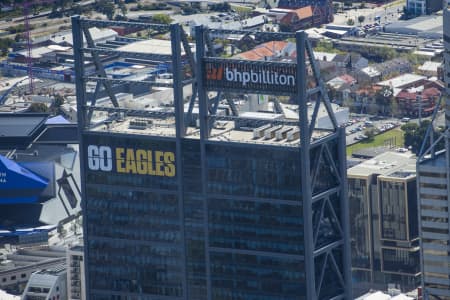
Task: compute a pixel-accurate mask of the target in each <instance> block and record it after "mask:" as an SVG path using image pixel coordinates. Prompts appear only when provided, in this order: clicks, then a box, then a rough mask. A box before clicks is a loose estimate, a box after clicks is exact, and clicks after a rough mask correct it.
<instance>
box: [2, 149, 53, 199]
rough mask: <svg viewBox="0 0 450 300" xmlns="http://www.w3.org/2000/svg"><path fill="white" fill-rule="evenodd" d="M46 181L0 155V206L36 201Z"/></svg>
mask: <svg viewBox="0 0 450 300" xmlns="http://www.w3.org/2000/svg"><path fill="white" fill-rule="evenodd" d="M48 183H49V182H48V180H47V179H46V178H43V177H41V176H39V175H37V174H35V173H33V172H31V171H30V170H28V169H26V168H24V167H22V166H21V165H19V164H18V163H16V162H14V161H12V160H10V159H8V158H6V157H4V156H2V155H0V205H2V204H15V203H32V202H36V201H37V200H38V197H39V195H40V194H41V192H42V191H43V190H44V189H45V188H46V187H47V185H48Z"/></svg>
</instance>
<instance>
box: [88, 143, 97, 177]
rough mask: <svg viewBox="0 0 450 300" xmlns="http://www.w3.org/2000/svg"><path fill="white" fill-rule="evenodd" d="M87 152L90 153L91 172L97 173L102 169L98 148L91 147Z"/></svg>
mask: <svg viewBox="0 0 450 300" xmlns="http://www.w3.org/2000/svg"><path fill="white" fill-rule="evenodd" d="M87 152H88V167H89V170H93V171H97V170H98V169H99V168H100V162H99V158H98V147H97V146H94V145H89V146H88V148H87Z"/></svg>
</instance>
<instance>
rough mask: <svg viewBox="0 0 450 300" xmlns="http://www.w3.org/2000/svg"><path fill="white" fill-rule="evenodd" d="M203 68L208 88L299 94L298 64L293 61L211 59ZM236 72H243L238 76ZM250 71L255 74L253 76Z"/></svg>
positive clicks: (206, 60) (204, 62)
mask: <svg viewBox="0 0 450 300" xmlns="http://www.w3.org/2000/svg"><path fill="white" fill-rule="evenodd" d="M227 69H228V78H227V74H226V70H227ZM203 70H204V76H203V77H204V78H203V82H204V83H205V88H206V89H208V90H225V91H232V92H254V93H261V94H285V95H293V94H296V93H297V84H296V78H297V66H296V64H293V63H279V62H266V61H251V62H249V61H240V60H230V59H208V58H207V59H205V60H204V61H203ZM230 72H232V73H233V75H232V74H231V73H230ZM236 73H239V74H240V75H238V76H237V77H238V78H236V76H235V74H236ZM244 73H247V74H246V75H247V77H246V79H247V80H248V79H250V80H249V81H247V82H245V84H244V82H243V79H242V77H243V76H244V75H243V74H244ZM249 74H253V75H252V76H253V78H251V77H252V76H250V75H249ZM275 77H277V78H275ZM230 78H232V80H230ZM252 79H256V80H252ZM256 81H257V82H256ZM280 81H281V82H280ZM277 83H278V84H277ZM283 83H284V84H283Z"/></svg>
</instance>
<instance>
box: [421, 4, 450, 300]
mask: <svg viewBox="0 0 450 300" xmlns="http://www.w3.org/2000/svg"><path fill="white" fill-rule="evenodd" d="M444 44H445V48H446V51H445V53H444V69H445V71H444V79H445V85H446V94H447V95H446V97H445V101H446V102H445V104H446V105H445V106H446V108H445V119H446V127H447V130H446V131H445V134H444V135H442V136H441V137H440V138H441V139H444V141H445V149H443V150H439V149H433V148H430V150H429V151H428V152H425V153H424V155H422V157H420V161H419V163H418V165H417V170H418V175H419V199H420V201H419V204H420V210H419V212H420V231H421V240H422V241H421V243H422V247H421V248H422V252H421V259H422V270H423V279H422V280H423V283H422V284H423V288H424V295H425V299H428V300H449V299H450V255H449V253H450V252H449V249H450V232H449V226H450V222H449V219H450V215H449V211H450V205H449V201H448V199H450V190H449V186H450V185H449V181H448V180H449V178H450V168H449V161H450V159H449V156H448V155H449V152H450V151H449V149H450V148H449V139H448V137H449V136H448V128H449V124H450V109H449V108H450V102H449V100H448V95H449V91H450V85H449V84H450V11H449V10H448V8H447V9H444Z"/></svg>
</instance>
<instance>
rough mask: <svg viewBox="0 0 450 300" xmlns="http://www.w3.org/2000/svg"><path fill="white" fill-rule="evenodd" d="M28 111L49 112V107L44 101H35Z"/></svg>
mask: <svg viewBox="0 0 450 300" xmlns="http://www.w3.org/2000/svg"><path fill="white" fill-rule="evenodd" d="M28 112H32V113H43V112H44V113H45V112H48V107H47V105H45V104H44V103H40V102H35V103H31V104H30V106H29V107H28Z"/></svg>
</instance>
